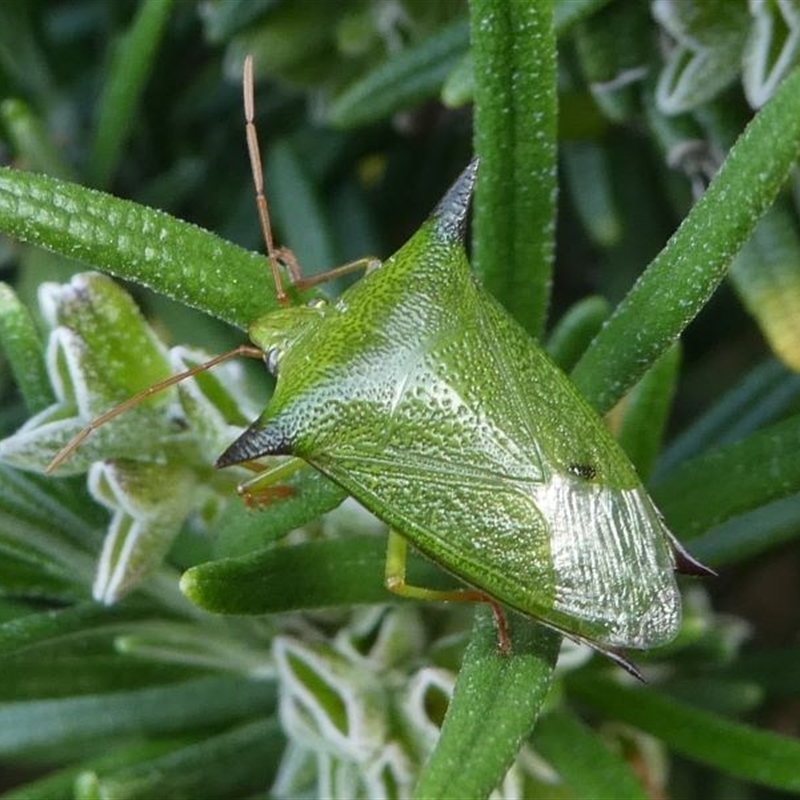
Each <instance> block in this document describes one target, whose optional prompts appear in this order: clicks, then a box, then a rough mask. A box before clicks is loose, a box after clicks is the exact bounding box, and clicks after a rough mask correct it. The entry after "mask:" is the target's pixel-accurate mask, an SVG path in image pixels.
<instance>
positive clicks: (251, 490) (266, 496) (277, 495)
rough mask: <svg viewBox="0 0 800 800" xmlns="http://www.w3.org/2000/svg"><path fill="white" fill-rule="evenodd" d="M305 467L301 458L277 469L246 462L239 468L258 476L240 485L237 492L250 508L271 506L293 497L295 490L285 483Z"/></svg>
mask: <svg viewBox="0 0 800 800" xmlns="http://www.w3.org/2000/svg"><path fill="white" fill-rule="evenodd" d="M304 465H305V462H304V461H303V459H301V458H289V459H287V460H286V461H282V462H281V463H280V464H278V465H277V466H275V467H264V466H262V465H261V464H259V463H258V462H256V461H246V462H244V463H243V464H240V465H239V466H242V467H245V468H246V469H250V470H253V471H254V472H257V473H258V474H257V475H256V476H255V477H254V478H251V479H250V480H249V481H245V482H244V483H241V484H239V486H238V487H237V488H236V491H237V492H238V493H239V495H240V496H241V498H242V499H243V500H244V503H245V505H246V506H247V507H248V508H255V507H257V506H265V505H269V504H270V503H271V502H273V501H275V500H283V499H285V498H287V497H291V496H292V494H293V490H292V488H291V486H287V485H286V483H285V481H287V480H288V479H289V478H291V476H292V475H294V473H295V472H297V471H298V470H299V469H302V467H303V466H304Z"/></svg>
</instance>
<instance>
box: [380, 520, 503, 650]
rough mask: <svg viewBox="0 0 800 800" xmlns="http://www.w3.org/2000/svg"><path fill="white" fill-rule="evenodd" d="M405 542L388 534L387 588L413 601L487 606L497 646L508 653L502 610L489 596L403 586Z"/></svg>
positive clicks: (454, 590) (406, 543)
mask: <svg viewBox="0 0 800 800" xmlns="http://www.w3.org/2000/svg"><path fill="white" fill-rule="evenodd" d="M407 557H408V542H406V540H405V538H404V537H403V536H402V535H401V534H399V533H397V532H396V531H392V530H390V531H389V543H388V546H387V549H386V588H387V589H388V590H389V591H390V592H394V593H395V594H398V595H400V596H401V597H410V598H414V599H416V600H434V601H437V602H443V603H488V604H489V605H490V606H491V608H492V614H493V615H494V622H495V627H496V628H497V646H498V649H499V650H500V652H501V653H503V654H508V653H509V652H510V651H511V640H510V639H509V638H508V625H507V623H506V615H505V612H504V611H503V607H502V606H501V605H500V604H499V603H496V602H495V601H494V600H493V599H492V598H491V597H489V595H487V594H484V593H483V592H479V591H477V590H476V589H452V590H449V591H445V590H441V589H426V588H424V587H423V586H411V585H409V584H408V583H406V561H407Z"/></svg>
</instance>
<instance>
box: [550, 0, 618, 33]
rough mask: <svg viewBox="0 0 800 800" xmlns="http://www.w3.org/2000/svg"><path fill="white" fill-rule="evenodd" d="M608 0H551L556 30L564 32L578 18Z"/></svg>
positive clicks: (599, 7) (597, 9)
mask: <svg viewBox="0 0 800 800" xmlns="http://www.w3.org/2000/svg"><path fill="white" fill-rule="evenodd" d="M608 2H609V0H553V19H554V22H555V26H556V30H557V31H558V32H559V33H564V32H566V31H567V30H569V28H570V27H571V26H572V25H574V24H575V23H576V22H578V21H579V20H581V19H583V18H584V17H588V16H590V15H591V14H594V13H595V12H596V11H599V10H600V9H601V8H602V7H603V6H605V5H607V4H608Z"/></svg>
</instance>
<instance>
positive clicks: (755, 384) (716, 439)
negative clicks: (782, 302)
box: [654, 359, 800, 480]
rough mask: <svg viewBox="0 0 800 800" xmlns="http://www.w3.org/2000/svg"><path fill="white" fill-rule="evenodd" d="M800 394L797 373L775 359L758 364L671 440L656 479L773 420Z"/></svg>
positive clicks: (799, 381)
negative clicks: (698, 455) (677, 466)
mask: <svg viewBox="0 0 800 800" xmlns="http://www.w3.org/2000/svg"><path fill="white" fill-rule="evenodd" d="M799 397H800V376H799V375H793V374H792V373H790V372H789V371H788V370H787V369H786V367H784V366H783V365H782V364H780V363H779V362H778V361H777V360H775V359H769V360H767V361H765V362H764V363H763V364H759V365H758V366H757V367H755V368H754V369H753V370H752V371H751V372H750V373H749V374H748V375H746V376H745V377H744V379H743V380H742V381H741V382H740V383H738V384H737V385H736V386H734V387H733V389H731V390H730V391H728V392H727V393H726V394H724V395H723V396H722V397H720V399H719V400H718V401H717V402H716V403H715V404H714V405H713V406H712V407H711V408H710V409H709V410H708V411H707V412H706V413H705V414H703V415H702V416H700V417H698V418H697V419H696V420H695V422H694V423H693V424H692V425H690V426H689V427H688V428H687V429H686V430H685V431H684V432H683V433H681V434H680V436H677V437H676V438H675V439H674V440H673V441H672V442H671V443H670V445H669V446H668V447H667V449H666V450H665V451H664V453H663V454H662V456H661V458H660V460H659V463H658V468H657V471H656V474H655V476H654V477H655V479H656V480H661V479H662V478H663V477H664V476H666V475H667V474H668V473H669V472H670V470H672V469H674V468H675V466H676V465H677V464H680V463H681V462H683V461H686V460H687V459H689V458H691V457H692V456H696V455H697V454H698V453H701V452H703V451H704V450H707V449H708V448H709V447H712V446H719V445H723V444H729V443H730V442H734V441H736V440H737V439H741V438H742V437H743V436H746V435H747V434H749V433H752V432H753V431H755V430H758V429H759V428H762V427H764V426H765V425H767V424H769V423H770V422H774V421H775V420H777V419H778V418H779V417H780V416H781V415H783V414H785V412H786V411H787V409H789V408H791V407H793V405H795V404H796V403H797V399H798V398H799Z"/></svg>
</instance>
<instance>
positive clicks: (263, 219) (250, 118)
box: [242, 55, 287, 306]
mask: <svg viewBox="0 0 800 800" xmlns="http://www.w3.org/2000/svg"><path fill="white" fill-rule="evenodd" d="M242 88H243V90H244V119H245V133H246V134H247V152H248V153H249V154H250V169H251V171H252V173H253V185H254V186H255V190H256V206H257V207H258V221H259V222H260V223H261V233H262V234H263V236H264V244H265V245H266V247H267V258H268V259H269V265H270V269H271V270H272V279H273V280H274V281H275V294H276V296H277V298H278V302H279V303H280V304H281V305H282V306H283V305H286V303H287V297H286V292H284V291H283V281H282V280H281V272H280V268H279V266H278V255H277V251H276V249H275V242H274V240H273V238H272V225H271V224H270V221H269V207H268V206H267V197H266V195H265V194H264V168H263V166H262V164H261V150H260V148H259V146H258V134H257V132H256V126H255V122H254V119H255V100H254V99H253V57H252V56H251V55H248V56H246V57H245V60H244V75H243V79H242Z"/></svg>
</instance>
